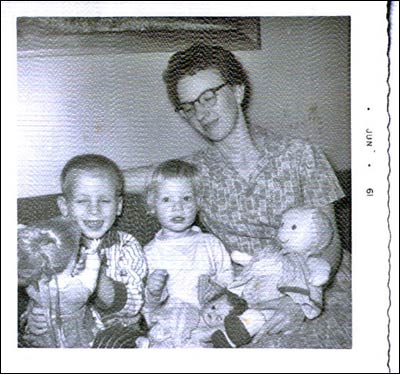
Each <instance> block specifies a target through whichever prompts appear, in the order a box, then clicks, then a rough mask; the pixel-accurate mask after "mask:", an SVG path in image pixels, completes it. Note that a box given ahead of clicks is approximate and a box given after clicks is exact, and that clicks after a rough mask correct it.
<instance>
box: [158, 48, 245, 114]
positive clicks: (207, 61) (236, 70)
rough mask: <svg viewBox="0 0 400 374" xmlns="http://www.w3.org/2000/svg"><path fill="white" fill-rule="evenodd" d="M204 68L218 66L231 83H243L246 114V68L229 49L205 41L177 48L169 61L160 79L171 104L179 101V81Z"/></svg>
mask: <svg viewBox="0 0 400 374" xmlns="http://www.w3.org/2000/svg"><path fill="white" fill-rule="evenodd" d="M206 69H216V70H218V71H219V73H220V74H221V76H222V78H223V79H224V81H225V82H226V83H227V84H229V85H230V86H237V85H243V86H244V87H245V90H244V98H243V101H242V109H243V112H244V113H245V114H246V112H247V109H248V105H249V100H250V93H251V88H250V81H249V78H248V76H247V73H246V71H245V69H244V68H243V66H242V64H241V63H240V62H239V60H238V59H237V58H236V56H235V55H234V54H233V53H232V52H230V51H228V50H226V49H224V48H222V47H220V46H215V45H207V44H204V43H198V44H194V45H192V46H191V47H189V48H187V49H186V50H184V51H179V52H176V53H175V54H174V55H173V56H172V57H171V58H170V60H169V62H168V66H167V69H166V70H165V71H164V74H163V79H164V82H165V84H166V86H167V91H168V96H169V99H170V100H171V102H172V104H173V105H174V107H175V108H178V107H179V104H180V102H179V98H178V92H177V85H178V82H179V81H180V80H181V79H182V78H184V77H186V76H188V75H195V74H196V73H198V72H199V71H201V70H206Z"/></svg>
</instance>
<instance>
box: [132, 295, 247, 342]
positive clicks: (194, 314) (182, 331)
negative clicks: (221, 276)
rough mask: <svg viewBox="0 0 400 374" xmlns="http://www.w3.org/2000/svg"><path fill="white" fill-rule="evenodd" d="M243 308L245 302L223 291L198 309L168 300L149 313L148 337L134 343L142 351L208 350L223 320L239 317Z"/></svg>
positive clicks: (245, 306) (177, 301)
mask: <svg viewBox="0 0 400 374" xmlns="http://www.w3.org/2000/svg"><path fill="white" fill-rule="evenodd" d="M246 309H247V303H246V301H245V300H243V299H241V298H240V297H239V296H237V295H235V294H233V293H231V292H229V291H228V290H227V289H222V288H221V290H220V292H219V293H218V294H215V295H214V297H213V298H211V299H209V300H208V301H207V302H206V303H205V304H204V305H203V306H202V308H201V309H198V308H197V307H195V306H193V305H191V304H188V303H185V302H180V301H179V300H172V301H171V300H170V302H169V304H168V305H166V306H164V307H161V308H160V309H158V310H157V311H156V312H153V313H152V314H151V318H150V321H149V324H150V325H151V326H152V327H151V329H150V331H149V334H148V337H147V338H143V337H140V338H138V339H137V340H136V344H137V345H138V346H140V347H141V348H149V347H150V348H199V347H204V348H207V347H210V348H211V347H212V346H213V345H212V335H213V333H214V332H215V331H216V330H218V329H220V328H223V324H224V319H225V317H227V316H228V315H240V314H242V313H243V312H244V311H245V310H246Z"/></svg>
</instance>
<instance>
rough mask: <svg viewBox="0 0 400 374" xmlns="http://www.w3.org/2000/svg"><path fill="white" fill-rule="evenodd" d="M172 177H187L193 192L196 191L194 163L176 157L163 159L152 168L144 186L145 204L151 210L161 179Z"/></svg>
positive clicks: (196, 170) (196, 182)
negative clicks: (149, 178) (147, 181)
mask: <svg viewBox="0 0 400 374" xmlns="http://www.w3.org/2000/svg"><path fill="white" fill-rule="evenodd" d="M172 178H187V179H189V180H190V181H191V182H192V185H193V189H194V192H195V193H196V192H197V191H198V188H199V171H198V169H197V167H196V166H195V165H193V164H191V163H189V162H186V161H182V160H177V159H173V160H167V161H164V162H162V163H161V164H159V165H158V166H157V168H156V169H155V170H154V172H153V174H152V176H151V180H150V182H149V183H148V184H147V186H146V200H147V205H148V206H149V208H150V209H151V210H152V209H154V207H155V205H156V200H157V193H158V187H159V186H160V184H161V183H162V182H163V181H165V180H167V179H172Z"/></svg>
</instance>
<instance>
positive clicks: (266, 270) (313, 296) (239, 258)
mask: <svg viewBox="0 0 400 374" xmlns="http://www.w3.org/2000/svg"><path fill="white" fill-rule="evenodd" d="M332 237H333V230H332V226H331V223H330V221H329V218H328V217H327V216H326V215H325V214H324V213H322V212H321V211H319V210H318V209H316V208H297V209H289V210H287V211H286V212H285V213H284V214H283V215H282V225H281V227H280V228H279V231H278V235H277V238H278V241H279V246H274V245H272V246H271V247H269V248H265V250H264V251H260V252H259V253H257V254H255V255H254V256H250V255H247V254H245V253H240V252H236V251H235V252H233V253H232V255H231V256H232V261H234V262H237V263H239V264H240V265H242V266H243V270H242V272H241V273H240V274H239V275H238V276H237V277H236V279H235V281H234V282H233V283H232V284H231V286H230V287H229V290H231V291H232V292H235V293H237V294H239V295H240V296H241V297H242V298H244V299H245V300H246V302H247V303H248V305H249V309H248V310H246V311H245V312H244V313H243V314H242V315H240V316H234V317H233V318H232V317H229V318H226V319H225V321H224V327H225V331H226V333H225V332H224V334H223V333H222V331H220V332H218V333H217V334H216V338H215V339H216V343H215V345H217V346H219V347H228V346H230V347H232V346H233V347H237V346H241V345H244V344H247V343H249V342H250V341H251V339H252V337H253V336H254V335H255V334H257V333H258V332H259V331H260V330H261V329H262V326H263V325H264V324H265V322H266V321H268V319H269V318H270V317H271V316H272V314H273V312H272V311H271V310H268V304H269V303H270V302H271V300H274V299H279V298H281V297H282V296H285V295H287V296H289V297H290V298H291V299H292V300H293V302H295V303H297V304H299V305H300V306H301V308H302V310H303V312H304V315H305V317H307V318H308V319H314V318H316V317H317V316H318V315H319V314H320V313H321V311H322V303H323V285H325V284H326V283H327V282H328V280H329V275H330V270H331V269H330V265H329V264H328V262H327V261H325V260H324V259H322V258H320V257H319V256H320V254H321V253H322V251H323V250H324V249H325V248H326V247H328V246H329V244H330V242H331V240H332ZM215 339H214V340H215ZM232 343H233V344H232Z"/></svg>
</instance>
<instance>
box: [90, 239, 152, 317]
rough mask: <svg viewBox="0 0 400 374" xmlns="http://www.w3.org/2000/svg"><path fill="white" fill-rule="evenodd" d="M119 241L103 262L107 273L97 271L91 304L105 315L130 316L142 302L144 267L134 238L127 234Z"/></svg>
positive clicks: (145, 265) (145, 266) (142, 258)
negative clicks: (111, 253) (105, 262)
mask: <svg viewBox="0 0 400 374" xmlns="http://www.w3.org/2000/svg"><path fill="white" fill-rule="evenodd" d="M121 235H127V234H121ZM122 239H123V240H122V243H120V244H118V247H117V248H115V253H114V254H113V255H112V256H109V257H110V258H108V259H107V262H108V263H107V265H108V268H109V272H108V274H106V272H105V271H102V272H101V276H100V280H99V285H98V289H97V298H96V300H95V303H96V305H97V306H98V307H99V309H100V310H101V311H102V312H104V313H106V314H109V313H117V314H118V315H121V316H126V317H133V316H135V315H137V314H138V313H139V311H140V309H141V307H142V306H143V303H144V299H143V289H144V279H145V277H146V275H147V264H146V261H145V258H144V255H143V253H142V249H141V246H140V244H139V243H138V242H137V241H136V239H134V238H133V237H132V236H130V235H129V236H125V237H124V238H122Z"/></svg>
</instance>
